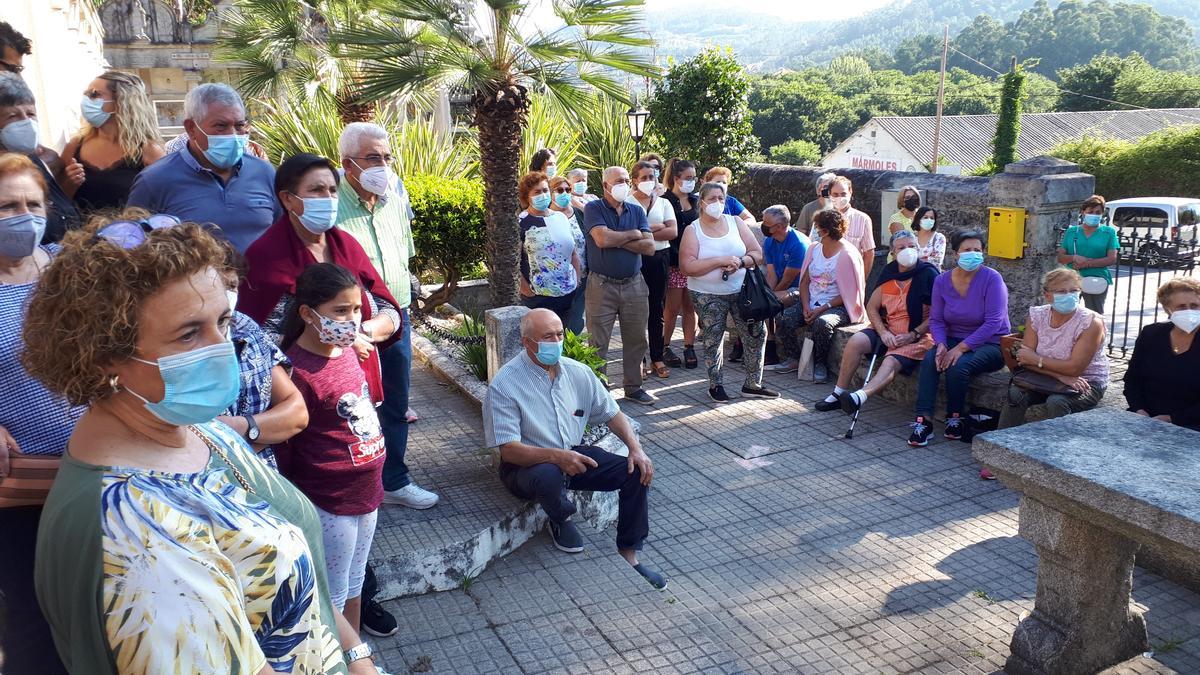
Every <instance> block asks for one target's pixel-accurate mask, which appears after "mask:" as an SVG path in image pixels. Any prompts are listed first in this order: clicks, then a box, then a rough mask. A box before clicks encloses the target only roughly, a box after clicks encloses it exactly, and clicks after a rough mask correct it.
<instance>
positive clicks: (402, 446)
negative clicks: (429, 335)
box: [378, 309, 412, 491]
mask: <svg viewBox="0 0 1200 675" xmlns="http://www.w3.org/2000/svg"><path fill="white" fill-rule="evenodd" d="M400 319H401V321H402V322H403V323H404V327H403V328H402V329H401V330H402V331H403V333H402V334H401V336H400V339H399V340H397V341H396V342H394V343H393V344H392V346H391V347H388V348H387V349H386V350H384V352H383V354H382V355H381V356H380V358H379V361H380V364H381V365H382V367H383V405H381V406H379V408H378V411H379V423H380V426H382V427H383V442H384V443H385V444H386V446H387V455H386V457H385V458H384V460H383V489H384V490H388V491H391V490H399V489H400V488H402V487H405V486H406V485H408V484H409V483H411V482H412V480H411V479H410V478H409V477H408V465H407V464H405V463H404V453H405V452H406V451H407V450H408V417H407V415H408V386H409V381H410V379H411V376H412V326H411V324H410V322H409V319H408V310H407V309H402V310H400Z"/></svg>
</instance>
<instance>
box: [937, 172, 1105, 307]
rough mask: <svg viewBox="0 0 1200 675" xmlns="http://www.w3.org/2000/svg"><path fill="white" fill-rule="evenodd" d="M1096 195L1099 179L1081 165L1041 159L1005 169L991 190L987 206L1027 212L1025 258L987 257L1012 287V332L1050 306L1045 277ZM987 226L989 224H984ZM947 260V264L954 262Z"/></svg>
mask: <svg viewBox="0 0 1200 675" xmlns="http://www.w3.org/2000/svg"><path fill="white" fill-rule="evenodd" d="M1095 189H1096V179H1095V178H1094V177H1093V176H1091V175H1090V174H1086V173H1080V172H1079V165H1077V164H1073V163H1071V162H1066V161H1063V160H1061V159H1056V158H1054V157H1048V156H1045V155H1043V156H1040V157H1034V158H1031V159H1027V160H1025V161H1022V162H1015V163H1013V164H1009V165H1007V166H1005V167H1004V173H1002V174H998V175H996V176H993V177H992V179H991V182H990V183H989V184H988V206H1011V207H1017V208H1023V209H1025V212H1026V215H1027V220H1026V221H1025V244H1026V248H1025V255H1024V257H1022V258H1018V259H1016V260H1009V259H1006V258H996V257H993V256H990V255H989V256H988V258H987V263H986V264H988V265H990V266H992V267H994V268H996V270H997V271H999V272H1000V273H1001V274H1003V275H1004V281H1005V283H1006V284H1007V285H1008V317H1009V321H1011V322H1012V325H1013V328H1014V329H1016V327H1017V326H1018V325H1021V324H1024V323H1025V320H1026V319H1027V318H1028V316H1029V308H1030V307H1031V306H1033V305H1042V304H1045V300H1044V299H1043V297H1042V290H1041V280H1042V275H1043V274H1045V273H1046V272H1047V271H1049V270H1051V269H1053V268H1055V267H1057V266H1058V246H1057V244H1058V239H1059V236H1060V234H1061V233H1062V231H1063V230H1065V229H1066V228H1067V227H1068V226H1070V225H1073V224H1074V222H1075V221H1074V218H1075V216H1076V215H1077V214H1078V210H1079V206H1080V204H1082V203H1083V200H1084V199H1087V198H1088V196H1090V195H1091V194H1092V193H1093V192H1094V191H1095ZM985 222H986V220H985ZM953 257H954V256H953V254H949V255H947V258H946V264H947V266H949V265H950V264H952V262H953V260H952V259H953Z"/></svg>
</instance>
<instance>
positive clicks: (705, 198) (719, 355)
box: [679, 183, 779, 403]
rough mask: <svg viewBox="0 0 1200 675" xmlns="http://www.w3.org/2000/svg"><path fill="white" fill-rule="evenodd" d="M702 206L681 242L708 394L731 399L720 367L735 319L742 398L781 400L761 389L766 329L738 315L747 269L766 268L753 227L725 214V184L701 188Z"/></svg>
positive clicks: (681, 258)
mask: <svg viewBox="0 0 1200 675" xmlns="http://www.w3.org/2000/svg"><path fill="white" fill-rule="evenodd" d="M699 206H700V219H699V220H697V221H696V222H695V223H693V226H692V227H689V228H687V229H686V230H684V233H683V239H682V240H681V241H680V243H679V269H680V270H681V271H682V272H683V273H684V274H686V275H687V278H688V280H687V284H688V292H689V294H690V295H691V297H692V302H693V304H695V306H696V314H697V316H698V317H699V318H700V328H701V334H702V336H701V340H702V342H703V343H704V365H705V368H707V370H708V395H709V397H710V398H712V400H714V401H716V402H718V403H726V402H728V401H729V400H730V399H729V396H728V395H727V394H726V393H725V387H724V385H723V373H722V365H723V361H724V358H723V357H724V353H723V352H724V343H725V330H726V327H727V320H728V319H727V317H730V316H731V315H732V319H733V330H734V331H736V332H737V334H738V335H739V336H741V338H742V345H743V348H744V356H743V361H742V366H743V367H744V368H745V369H746V379H745V383H744V384H743V385H742V395H743V396H754V397H758V398H778V397H779V394H778V392H774V391H771V390H769V389H766V388H765V387H763V386H762V374H763V366H762V357H763V346H764V345H765V343H766V327H765V326H764V325H763V322H762V321H745V320H743V319H741V318H740V317H739V316H738V315H737V300H738V295H739V293H740V291H741V289H742V281H743V280H744V279H745V277H746V268H748V267H757V266H759V265H761V264H762V248H761V247H760V246H759V245H758V240H756V239H755V238H754V234H753V233H751V232H750V228H748V227H747V226H746V225H745V224H743V223H741V222H739V220H738V219H737V218H734V217H732V216H728V215H725V214H724V213H723V212H724V210H725V187H724V186H723V185H721V184H720V183H705V184H704V185H703V186H701V188H700V204H699Z"/></svg>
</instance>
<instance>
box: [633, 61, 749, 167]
mask: <svg viewBox="0 0 1200 675" xmlns="http://www.w3.org/2000/svg"><path fill="white" fill-rule="evenodd" d="M749 85H750V83H749V80H748V78H747V77H746V72H745V71H744V70H743V69H742V66H741V65H740V64H739V63H738V61H737V59H736V58H735V57H734V55H733V52H732V51H731V50H729V49H716V48H713V49H707V50H705V51H703V52H701V53H700V54H698V55H697V56H695V57H693V58H691V59H688V60H687V61H684V62H683V63H676V64H672V65H671V67H670V68H669V69H668V71H667V74H666V76H665V77H663V79H662V80H661V81H659V83H658V86H657V87H656V88H655V90H654V95H653V96H652V97H651V98H650V102H649V105H648V106H647V107H648V109H649V110H650V123H651V125H652V127H651V131H652V132H653V136H652V139H653V140H652V141H651V144H652V145H653V146H654V147H657V148H659V149H660V150H662V151H663V152H664V153H665V154H668V155H671V156H676V157H687V158H689V159H691V160H692V161H694V162H697V163H698V164H699V165H700V166H702V167H709V166H715V165H718V164H720V165H724V166H728V167H729V168H731V169H733V170H734V171H737V170H738V169H740V168H741V167H742V166H743V165H744V164H745V163H746V162H747V161H748V160H749V159H750V157H751V156H752V155H753V154H755V153H756V152H757V150H758V142H757V140H756V139H755V138H754V134H753V133H752V128H751V125H750V111H749V108H748V107H747V95H748V92H749V88H750V86H749Z"/></svg>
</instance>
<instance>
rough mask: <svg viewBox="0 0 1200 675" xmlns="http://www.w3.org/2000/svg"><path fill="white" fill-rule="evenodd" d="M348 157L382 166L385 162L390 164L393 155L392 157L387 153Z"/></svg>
mask: <svg viewBox="0 0 1200 675" xmlns="http://www.w3.org/2000/svg"><path fill="white" fill-rule="evenodd" d="M350 159H361V160H363V161H364V162H367V163H369V164H370V165H371V166H383V165H385V164H391V163H392V160H394V159H395V157H392V156H391V155H390V154H388V155H376V154H370V155H367V156H366V157H350Z"/></svg>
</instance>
